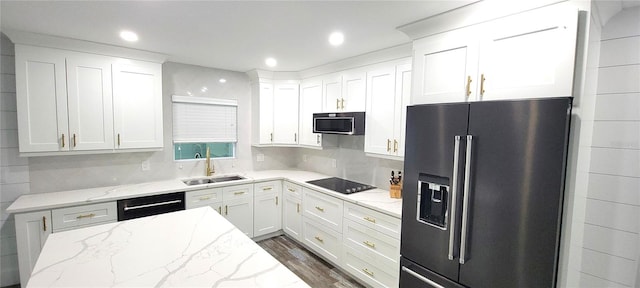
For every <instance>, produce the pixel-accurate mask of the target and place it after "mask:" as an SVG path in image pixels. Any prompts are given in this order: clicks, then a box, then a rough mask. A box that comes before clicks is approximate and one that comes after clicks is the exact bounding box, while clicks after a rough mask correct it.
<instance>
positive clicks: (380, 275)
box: [341, 246, 400, 287]
mask: <svg viewBox="0 0 640 288" xmlns="http://www.w3.org/2000/svg"><path fill="white" fill-rule="evenodd" d="M375 260H376V259H375V258H373V257H371V255H369V254H365V253H360V252H359V251H357V250H355V249H353V248H351V247H348V246H345V247H344V256H343V259H342V262H343V263H342V265H341V267H342V268H344V269H345V270H347V272H349V273H351V274H352V275H354V276H356V277H357V278H358V279H360V280H362V281H364V282H365V283H367V284H368V285H370V286H371V287H398V281H399V279H400V278H399V275H400V274H399V269H400V266H397V267H393V268H391V267H386V268H381V266H378V265H376V263H375Z"/></svg>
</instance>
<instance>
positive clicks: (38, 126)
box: [16, 44, 163, 156]
mask: <svg viewBox="0 0 640 288" xmlns="http://www.w3.org/2000/svg"><path fill="white" fill-rule="evenodd" d="M120 63H127V64H126V65H125V64H120ZM16 88H17V108H18V109H17V110H18V113H17V114H18V134H19V140H20V141H19V147H20V152H21V153H30V154H28V155H29V156H37V155H62V154H66V153H69V152H74V151H95V152H96V153H104V152H105V151H107V152H108V151H114V150H115V149H123V148H135V149H140V148H141V149H145V148H154V149H157V148H162V144H163V143H162V140H163V139H162V67H161V64H158V63H151V62H141V61H132V60H128V59H119V58H114V57H108V56H102V55H95V54H90V53H80V52H74V51H68V50H61V49H52V48H44V47H34V46H29V45H20V44H19V45H16ZM59 152H66V153H59Z"/></svg>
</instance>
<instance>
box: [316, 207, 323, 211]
mask: <svg viewBox="0 0 640 288" xmlns="http://www.w3.org/2000/svg"><path fill="white" fill-rule="evenodd" d="M316 209H318V211H320V212H324V208H322V207H318V206H316Z"/></svg>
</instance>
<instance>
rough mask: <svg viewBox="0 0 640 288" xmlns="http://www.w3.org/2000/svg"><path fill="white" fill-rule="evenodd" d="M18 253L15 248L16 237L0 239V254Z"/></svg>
mask: <svg viewBox="0 0 640 288" xmlns="http://www.w3.org/2000/svg"><path fill="white" fill-rule="evenodd" d="M16 253H18V249H17V248H16V237H7V238H2V239H0V256H7V255H12V254H16Z"/></svg>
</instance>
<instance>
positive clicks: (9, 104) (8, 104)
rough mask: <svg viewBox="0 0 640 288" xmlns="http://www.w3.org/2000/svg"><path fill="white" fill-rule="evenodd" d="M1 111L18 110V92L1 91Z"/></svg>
mask: <svg viewBox="0 0 640 288" xmlns="http://www.w3.org/2000/svg"><path fill="white" fill-rule="evenodd" d="M0 111H17V108H16V93H9V92H3V93H0Z"/></svg>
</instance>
